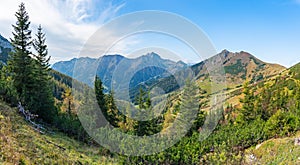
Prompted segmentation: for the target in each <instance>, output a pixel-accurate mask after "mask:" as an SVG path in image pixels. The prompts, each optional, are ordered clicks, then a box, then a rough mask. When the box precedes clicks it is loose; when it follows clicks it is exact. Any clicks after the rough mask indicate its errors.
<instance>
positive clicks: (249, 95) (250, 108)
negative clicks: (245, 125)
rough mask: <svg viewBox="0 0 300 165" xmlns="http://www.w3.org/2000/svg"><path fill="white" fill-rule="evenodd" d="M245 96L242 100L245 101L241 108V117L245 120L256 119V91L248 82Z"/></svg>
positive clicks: (245, 85) (245, 87)
mask: <svg viewBox="0 0 300 165" xmlns="http://www.w3.org/2000/svg"><path fill="white" fill-rule="evenodd" d="M243 94H244V98H243V99H241V100H240V102H241V103H243V107H242V109H241V117H242V120H243V121H246V122H247V121H250V120H254V119H255V117H256V114H255V110H254V93H253V91H252V90H251V89H250V88H249V83H248V82H246V83H245V84H244V91H243Z"/></svg>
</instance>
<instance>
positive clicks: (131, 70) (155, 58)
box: [52, 52, 188, 90]
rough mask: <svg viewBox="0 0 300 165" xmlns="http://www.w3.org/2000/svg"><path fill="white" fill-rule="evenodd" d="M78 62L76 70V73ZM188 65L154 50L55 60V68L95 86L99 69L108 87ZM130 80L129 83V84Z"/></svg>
mask: <svg viewBox="0 0 300 165" xmlns="http://www.w3.org/2000/svg"><path fill="white" fill-rule="evenodd" d="M75 65H76V73H74V74H73V70H74V67H75ZM187 67H188V65H187V64H185V63H184V62H182V61H178V62H174V61H171V60H168V59H163V58H161V57H160V56H159V55H158V54H156V53H154V52H151V53H148V54H146V55H142V56H140V57H138V58H133V59H131V58H126V57H124V56H121V55H104V56H102V57H100V58H98V59H96V58H89V57H81V58H74V59H72V60H70V61H61V62H57V63H55V64H53V66H52V69H54V70H57V71H59V72H61V73H63V74H66V75H68V76H71V77H73V78H75V79H77V80H79V81H81V82H84V83H86V84H88V85H90V86H93V81H94V78H95V77H94V76H95V71H96V75H98V76H99V77H100V79H101V80H102V81H103V84H104V86H105V88H106V89H108V90H110V89H111V88H113V89H114V90H116V89H123V88H128V87H129V88H132V87H134V86H136V85H138V84H140V83H143V82H146V81H149V80H150V79H158V78H162V77H167V76H169V75H171V74H174V73H175V72H178V71H179V70H182V69H185V68H187ZM94 68H98V69H97V70H95V69H94ZM93 72H94V73H93ZM129 78H131V79H129ZM114 82H118V83H117V84H116V83H114ZM128 82H129V84H126V83H128ZM128 85H129V86H128ZM112 86H113V87H112Z"/></svg>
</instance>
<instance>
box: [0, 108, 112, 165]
mask: <svg viewBox="0 0 300 165" xmlns="http://www.w3.org/2000/svg"><path fill="white" fill-rule="evenodd" d="M0 125H1V127H0V164H117V162H116V160H115V159H113V158H111V157H109V156H103V155H100V154H99V152H100V149H99V147H95V146H89V145H87V144H84V143H81V142H78V141H76V140H74V139H72V138H69V137H67V136H65V135H64V134H62V133H59V132H56V133H54V134H44V135H42V134H40V133H38V132H37V131H35V130H34V129H33V128H32V127H31V125H30V124H29V123H27V122H26V121H25V120H24V119H23V117H22V116H20V115H19V114H18V113H17V109H15V108H11V107H9V106H7V105H5V104H4V103H2V102H0ZM58 146H60V147H63V148H65V150H64V149H61V148H60V147H58Z"/></svg>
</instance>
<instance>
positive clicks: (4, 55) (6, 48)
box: [0, 35, 13, 66]
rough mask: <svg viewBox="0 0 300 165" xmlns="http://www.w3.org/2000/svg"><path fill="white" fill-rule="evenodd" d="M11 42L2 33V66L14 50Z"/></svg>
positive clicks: (0, 59)
mask: <svg viewBox="0 0 300 165" xmlns="http://www.w3.org/2000/svg"><path fill="white" fill-rule="evenodd" d="M12 49H13V48H12V46H11V44H10V42H9V41H8V40H7V39H6V38H4V37H3V36H1V35H0V66H1V65H3V64H6V62H7V59H8V54H9V52H11V51H12Z"/></svg>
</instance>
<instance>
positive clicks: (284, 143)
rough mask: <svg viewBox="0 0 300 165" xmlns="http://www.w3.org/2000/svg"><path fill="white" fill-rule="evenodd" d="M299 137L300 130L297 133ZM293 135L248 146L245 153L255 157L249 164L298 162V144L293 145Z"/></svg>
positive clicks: (299, 153) (299, 148)
mask: <svg viewBox="0 0 300 165" xmlns="http://www.w3.org/2000/svg"><path fill="white" fill-rule="evenodd" d="M297 135H298V136H295V137H300V132H298V134H297ZM295 137H287V138H278V139H270V140H267V141H265V142H263V143H262V144H260V145H257V146H256V147H251V148H249V149H248V150H247V151H246V153H247V155H250V154H253V155H254V156H255V157H256V159H255V160H252V161H250V159H248V163H249V164H300V146H295V145H294V139H295Z"/></svg>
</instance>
